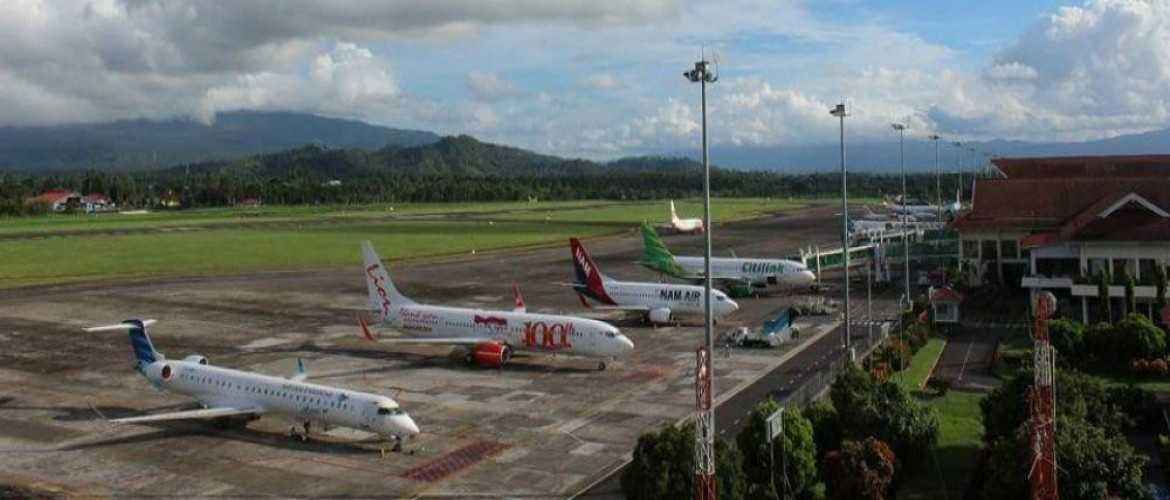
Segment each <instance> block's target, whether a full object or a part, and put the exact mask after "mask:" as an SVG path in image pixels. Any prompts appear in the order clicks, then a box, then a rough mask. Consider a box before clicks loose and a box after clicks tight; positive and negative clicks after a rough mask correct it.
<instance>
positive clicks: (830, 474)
mask: <svg viewBox="0 0 1170 500" xmlns="http://www.w3.org/2000/svg"><path fill="white" fill-rule="evenodd" d="M895 460H896V457H895V456H894V452H893V451H892V450H890V447H889V446H888V445H886V443H884V442H882V441H881V440H879V439H875V438H872V437H870V438H866V439H865V441H861V442H858V441H844V442H842V443H841V449H840V450H834V451H830V452H829V453H826V454H825V460H824V468H825V486H826V487H827V489H828V493H829V498H830V499H833V500H838V499H840V500H844V499H855V498H856V499H865V500H882V499H884V498H886V496H887V494H889V492H890V485H891V484H892V483H893V481H894V463H895Z"/></svg>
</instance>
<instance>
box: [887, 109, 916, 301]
mask: <svg viewBox="0 0 1170 500" xmlns="http://www.w3.org/2000/svg"><path fill="white" fill-rule="evenodd" d="M890 126H891V127H893V128H894V130H897V131H898V164H899V165H901V167H902V208H903V210H902V252H903V253H902V261H903V262H905V263H906V267H905V274H906V303H908V304H909V303H911V302H910V233H909V231H910V214H909V212H908V211H907V210H906V209H905V208H906V207H907V200H906V148H905V144H906V125H903V124H901V123H893V124H890Z"/></svg>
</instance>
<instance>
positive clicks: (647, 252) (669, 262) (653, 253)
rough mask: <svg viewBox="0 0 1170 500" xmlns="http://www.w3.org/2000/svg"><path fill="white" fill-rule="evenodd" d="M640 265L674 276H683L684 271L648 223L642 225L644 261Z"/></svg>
mask: <svg viewBox="0 0 1170 500" xmlns="http://www.w3.org/2000/svg"><path fill="white" fill-rule="evenodd" d="M640 264H642V265H644V266H646V267H648V268H650V269H653V270H655V271H659V272H662V273H666V274H669V275H672V276H679V275H681V274H683V272H682V269H681V268H679V265H678V263H677V262H675V260H674V255H673V254H671V253H670V250H668V249H667V248H666V244H665V243H663V242H662V238H660V237H659V236H658V233H657V232H655V231H654V227H653V226H651V225H650V224H648V223H646V222H643V223H642V261H641V262H640Z"/></svg>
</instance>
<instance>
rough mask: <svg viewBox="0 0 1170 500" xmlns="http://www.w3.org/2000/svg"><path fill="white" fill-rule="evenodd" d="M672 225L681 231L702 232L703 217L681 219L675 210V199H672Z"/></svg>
mask: <svg viewBox="0 0 1170 500" xmlns="http://www.w3.org/2000/svg"><path fill="white" fill-rule="evenodd" d="M670 225H671V227H673V228H674V230H675V231H678V232H680V233H692V234H700V233H702V232H703V219H699V218H694V219H680V218H678V212H675V211H674V200H670Z"/></svg>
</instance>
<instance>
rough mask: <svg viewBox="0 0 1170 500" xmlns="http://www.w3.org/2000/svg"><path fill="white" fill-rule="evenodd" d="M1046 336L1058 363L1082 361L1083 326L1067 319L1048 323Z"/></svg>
mask: <svg viewBox="0 0 1170 500" xmlns="http://www.w3.org/2000/svg"><path fill="white" fill-rule="evenodd" d="M1048 336H1049V337H1050V338H1051V339H1052V347H1055V348H1056V353H1057V357H1056V359H1057V360H1058V361H1062V362H1066V363H1067V362H1069V361H1072V360H1082V359H1083V358H1084V352H1085V325H1083V324H1081V323H1080V322H1077V321H1073V320H1069V319H1054V320H1052V321H1049V322H1048Z"/></svg>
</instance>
